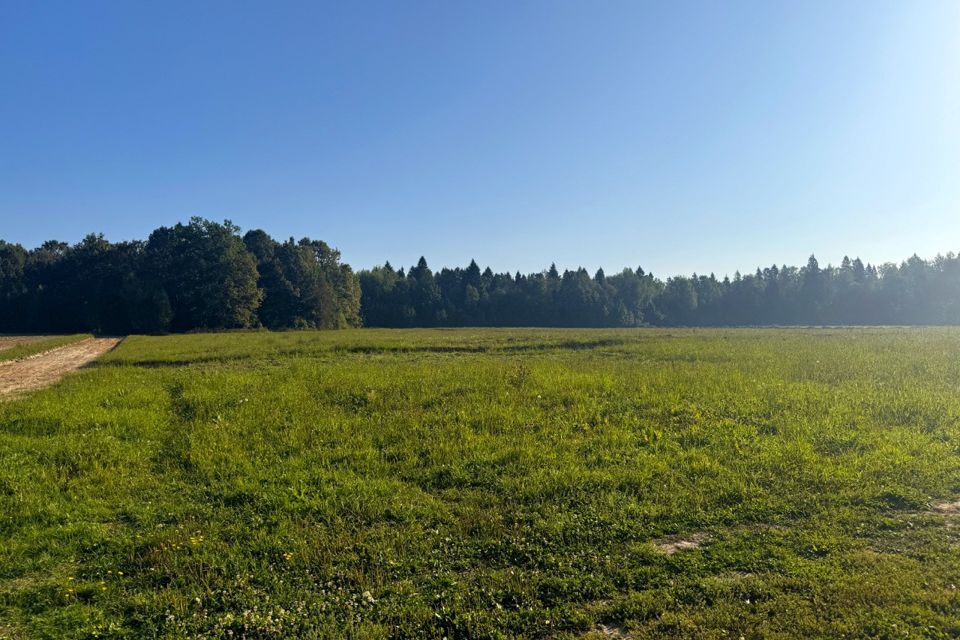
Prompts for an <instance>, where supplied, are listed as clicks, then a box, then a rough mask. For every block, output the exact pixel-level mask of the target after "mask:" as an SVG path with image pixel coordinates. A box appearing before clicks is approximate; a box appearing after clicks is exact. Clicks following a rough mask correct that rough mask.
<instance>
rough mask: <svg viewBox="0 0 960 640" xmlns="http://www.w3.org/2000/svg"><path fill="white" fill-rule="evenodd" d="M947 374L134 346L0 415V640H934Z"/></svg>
mask: <svg viewBox="0 0 960 640" xmlns="http://www.w3.org/2000/svg"><path fill="white" fill-rule="evenodd" d="M958 356H960V330H955V329H893V328H891V329H810V330H803V329H789V330H774V329H770V330H765V329H755V330H716V331H714V330H689V331H687V330H670V331H668V330H616V331H606V330H597V331H575V330H570V331H564V330H545V331H537V330H438V331H388V330H382V331H381V330H355V331H343V332H297V333H282V334H273V333H231V334H218V335H186V336H171V337H156V338H154V337H139V336H134V337H131V338H128V339H127V340H125V341H124V342H123V343H122V344H121V345H120V347H118V348H117V349H115V350H114V351H112V352H110V353H109V354H107V355H106V356H105V357H104V358H103V359H102V360H101V361H100V363H99V365H98V366H96V367H93V368H90V369H86V370H84V371H82V372H80V373H78V374H76V375H73V376H70V377H68V378H67V379H65V380H64V381H63V382H61V383H60V384H59V385H57V386H55V387H53V388H51V389H48V390H45V391H41V392H38V393H35V394H33V395H31V396H29V397H27V398H24V399H20V400H16V401H12V402H6V403H0V637H6V636H9V637H12V638H20V637H23V638H92V637H108V638H184V637H201V638H226V637H234V638H238V637H248V638H290V637H302V638H311V637H324V638H326V637H330V638H337V637H351V638H389V637H393V638H438V639H439V638H443V637H446V638H451V639H452V638H512V637H524V638H525V637H531V638H582V637H585V636H588V635H589V634H591V633H594V632H596V630H597V628H598V627H597V625H598V624H601V623H602V624H604V625H607V626H608V628H610V629H614V630H615V631H616V632H618V633H622V634H623V635H624V636H629V637H637V638H647V637H665V638H717V639H720V638H739V637H741V636H742V637H744V638H767V637H769V638H817V637H821V638H838V637H855V638H859V637H876V638H901V637H930V638H948V637H956V636H957V635H958V634H960V595H958V591H957V586H958V585H960V515H958V516H951V515H949V514H947V515H945V514H942V513H938V512H936V511H934V510H933V509H931V505H932V504H935V503H938V502H940V501H945V500H955V499H956V498H957V497H958V496H960V357H958ZM695 533H706V534H708V535H709V540H708V542H707V543H706V544H704V545H703V546H702V547H700V548H699V549H694V550H688V551H681V552H678V553H676V554H674V555H670V556H667V555H664V554H663V553H661V552H660V551H659V550H658V549H657V548H656V547H655V546H654V544H653V542H654V541H655V540H657V539H658V538H660V537H662V536H671V535H678V536H690V535H692V534H695ZM231 632H232V635H231Z"/></svg>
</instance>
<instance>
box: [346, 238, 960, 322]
mask: <svg viewBox="0 0 960 640" xmlns="http://www.w3.org/2000/svg"><path fill="white" fill-rule="evenodd" d="M359 275H360V283H361V286H362V289H363V304H362V308H363V321H364V324H365V325H367V326H379V327H431V326H551V327H633V326H641V325H659V326H737V325H741V326H742V325H796V324H801V325H818V324H830V325H847V324H859V325H882V324H951V325H953V324H960V258H958V257H957V256H955V255H953V254H948V255H946V256H938V257H937V258H936V259H934V260H932V261H925V260H921V259H920V258H918V257H917V256H914V257H912V258H910V259H909V260H907V261H906V262H904V263H903V264H901V265H899V266H898V265H895V264H884V265H881V266H880V267H874V266H872V265H864V264H863V262H862V261H861V260H860V259H859V258H858V259H856V260H850V259H848V258H844V259H843V262H842V263H841V264H840V266H839V267H832V266H828V267H826V268H821V267H820V265H819V264H818V262H817V260H816V258H814V257H812V256H811V258H810V260H809V261H808V263H807V264H806V265H805V266H804V267H802V268H796V267H788V266H785V265H784V266H783V267H777V266H772V267H770V268H768V269H762V270H761V269H757V272H756V273H755V274H753V275H746V276H741V275H740V274H739V273H738V274H736V275H735V276H734V278H733V280H730V279H729V278H724V279H723V280H718V279H717V278H716V277H715V276H714V275H713V274H711V275H709V276H698V275H693V276H691V277H684V276H677V277H674V278H668V279H667V280H666V281H662V280H659V279H657V278H655V277H653V275H652V274H650V273H645V272H644V270H643V269H641V268H637V269H636V270H635V271H634V270H631V269H624V270H623V271H622V272H620V273H618V274H616V275H612V276H606V275H605V274H604V272H603V270H602V269H601V270H599V271H597V273H596V274H595V275H594V276H593V277H591V276H590V274H589V273H587V271H586V270H584V269H577V270H576V271H569V270H568V271H564V272H563V274H560V273H559V272H558V271H557V269H556V267H555V266H551V267H550V269H549V270H547V271H544V272H542V273H534V274H530V275H526V276H524V275H521V274H520V273H519V272H518V273H516V274H515V275H510V274H509V273H499V274H495V273H493V272H492V271H491V270H490V269H489V268H488V269H487V270H485V271H484V272H483V273H481V272H480V268H479V267H478V266H477V264H476V262H471V263H470V266H468V267H467V268H466V269H461V268H459V267H458V268H456V269H446V268H445V269H442V270H441V271H440V272H438V273H433V272H432V271H431V270H430V269H429V268H428V267H427V262H426V260H424V259H423V258H420V261H419V262H418V263H417V266H415V267H413V268H411V269H410V270H409V271H407V272H404V269H402V268H401V269H399V270H394V269H393V267H391V266H390V264H389V263H387V264H386V265H384V266H383V267H377V268H375V269H372V270H370V271H362V272H360V274H359Z"/></svg>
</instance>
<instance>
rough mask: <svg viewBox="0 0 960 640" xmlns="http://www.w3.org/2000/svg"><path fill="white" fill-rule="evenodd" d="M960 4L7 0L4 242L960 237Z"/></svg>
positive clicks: (588, 250) (3, 31)
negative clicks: (240, 236)
mask: <svg viewBox="0 0 960 640" xmlns="http://www.w3.org/2000/svg"><path fill="white" fill-rule="evenodd" d="M958 205H960V2H956V1H954V0H947V1H944V2H932V1H923V0H909V1H902V0H901V1H897V2H883V1H875V0H870V1H863V2H845V1H841V2H833V1H827V0H823V1H811V2H794V1H790V2H776V1H771V0H763V1H758V2H712V1H711V2H702V3H701V2H658V3H644V2H640V1H638V0H631V1H623V2H617V1H607V0H604V1H603V2H589V1H582V0H580V1H577V2H564V1H558V0H545V1H542V2H527V1H523V2H470V3H467V2H450V1H448V0H437V1H436V2H416V1H413V0H409V1H407V0H404V1H402V2H396V1H392V0H391V1H384V2H329V3H322V2H316V1H310V2H266V1H263V2H255V3H254V2H239V1H229V2H210V1H203V2H193V1H191V2H173V1H169V0H167V1H163V2H139V1H134V2H130V1H127V0H123V1H122V2H121V1H118V2H91V1H84V2H76V1H73V0H70V1H68V2H60V3H57V2H37V1H35V0H28V1H25V2H18V1H11V0H0V238H4V239H6V240H8V241H14V242H20V243H23V244H25V245H27V246H35V245H37V244H39V243H40V242H41V241H42V240H44V239H48V238H57V239H64V240H68V241H71V242H73V241H76V240H78V239H80V238H81V237H82V236H83V235H84V234H85V233H87V232H90V231H102V232H104V233H105V234H106V235H107V237H108V238H110V239H112V240H121V239H131V238H145V237H146V235H147V234H148V233H149V231H150V230H152V229H153V228H155V227H157V226H160V225H170V224H173V223H175V222H177V221H180V220H184V221H185V220H186V219H187V218H188V217H189V216H191V215H202V216H205V217H208V218H213V219H217V220H222V219H224V218H230V219H232V220H233V221H234V222H236V223H238V224H239V225H241V226H242V227H243V228H244V229H248V228H254V227H262V228H264V229H266V230H267V231H268V232H269V233H271V234H272V235H274V236H275V237H278V238H284V237H288V236H291V235H294V236H297V237H300V236H303V235H309V236H311V237H318V238H322V239H324V240H326V241H327V242H329V243H330V244H332V245H334V246H337V247H339V248H340V249H341V251H342V252H343V255H344V257H345V259H346V260H348V261H349V262H350V263H351V264H353V265H354V266H355V267H367V266H372V265H374V264H381V263H383V261H384V260H387V259H389V260H390V261H391V262H392V263H393V264H394V265H395V266H400V265H409V264H410V263H412V262H413V261H415V260H416V259H417V258H418V257H419V256H420V255H421V254H423V255H426V256H427V259H428V261H429V262H430V264H431V266H433V267H439V266H441V265H447V266H454V265H458V264H461V265H462V264H466V262H467V261H469V259H470V258H471V257H473V258H476V259H477V261H478V262H479V263H481V264H482V265H487V264H489V265H491V266H492V267H493V268H494V269H495V270H514V269H520V270H523V271H534V270H540V269H542V268H544V267H545V266H547V265H549V263H550V262H551V261H556V262H557V264H558V266H560V267H561V268H565V267H571V268H572V267H576V266H578V265H582V266H584V267H587V268H589V269H591V270H592V269H595V268H596V267H598V266H603V267H604V268H605V269H607V270H608V272H609V271H611V270H618V269H619V268H621V267H622V266H625V265H629V266H632V267H635V266H636V265H638V264H639V265H642V266H644V268H647V269H652V270H653V271H654V272H655V273H657V274H660V275H672V274H675V273H691V272H693V271H697V272H701V273H703V272H709V271H716V272H717V274H718V275H722V274H724V273H731V274H732V273H733V271H734V270H736V269H740V270H746V271H752V270H753V269H754V268H755V267H756V266H757V265H769V264H771V263H773V262H778V263H782V262H788V263H791V264H795V263H802V262H804V261H805V259H806V257H807V256H808V255H809V254H810V253H811V252H815V253H816V254H817V255H818V256H819V257H820V258H821V262H823V263H826V262H834V263H836V262H838V261H839V260H840V258H841V257H842V256H843V254H844V253H849V254H851V256H853V255H855V254H859V255H861V256H862V257H863V258H864V259H869V260H871V261H874V262H882V261H886V260H900V259H902V258H905V257H907V256H909V255H910V254H912V253H914V252H918V253H919V254H921V255H923V256H925V257H932V256H933V255H934V254H936V253H937V252H946V251H950V250H954V251H956V250H960V207H958Z"/></svg>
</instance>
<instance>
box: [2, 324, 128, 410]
mask: <svg viewBox="0 0 960 640" xmlns="http://www.w3.org/2000/svg"><path fill="white" fill-rule="evenodd" d="M120 340H121V338H89V339H87V340H81V341H80V342H74V343H72V344H68V345H66V346H63V347H60V348H58V349H53V350H51V351H45V352H43V353H39V354H37V355H35V356H31V357H28V358H25V359H23V360H12V361H10V362H4V363H0V397H12V396H16V395H20V394H21V393H26V392H27V391H33V390H34V389H41V388H43V387H47V386H50V385H51V384H53V383H55V382H56V381H58V380H59V379H60V378H62V377H63V376H65V375H66V374H67V373H69V372H71V371H74V370H75V369H79V368H80V367H82V366H83V365H85V364H87V363H88V362H91V361H93V360H96V359H97V358H98V357H100V356H101V355H103V354H104V353H106V352H107V351H110V349H113V348H114V347H115V346H117V344H119V342H120Z"/></svg>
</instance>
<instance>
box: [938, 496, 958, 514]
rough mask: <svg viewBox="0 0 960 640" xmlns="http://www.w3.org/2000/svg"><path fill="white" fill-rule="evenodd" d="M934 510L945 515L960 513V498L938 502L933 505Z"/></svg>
mask: <svg viewBox="0 0 960 640" xmlns="http://www.w3.org/2000/svg"><path fill="white" fill-rule="evenodd" d="M933 510H934V511H936V512H937V513H942V514H944V515H950V516H956V515H960V499H957V500H954V501H953V502H938V503H937V504H935V505H933Z"/></svg>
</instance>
